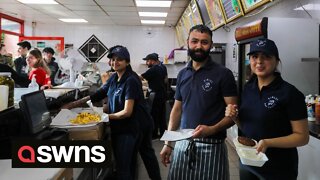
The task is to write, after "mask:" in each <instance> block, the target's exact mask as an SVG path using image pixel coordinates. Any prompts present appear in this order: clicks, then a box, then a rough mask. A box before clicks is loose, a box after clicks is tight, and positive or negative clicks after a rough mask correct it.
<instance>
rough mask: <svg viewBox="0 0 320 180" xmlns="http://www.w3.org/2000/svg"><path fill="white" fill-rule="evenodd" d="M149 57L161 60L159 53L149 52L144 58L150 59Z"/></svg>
mask: <svg viewBox="0 0 320 180" xmlns="http://www.w3.org/2000/svg"><path fill="white" fill-rule="evenodd" d="M149 59H152V60H155V61H157V60H159V55H158V54H157V53H151V54H148V55H147V56H146V57H145V58H143V60H149Z"/></svg>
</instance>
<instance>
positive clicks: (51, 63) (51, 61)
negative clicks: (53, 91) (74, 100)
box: [42, 47, 59, 86]
mask: <svg viewBox="0 0 320 180" xmlns="http://www.w3.org/2000/svg"><path fill="white" fill-rule="evenodd" d="M42 53H43V59H44V61H45V62H46V64H47V66H48V67H49V69H50V71H51V74H50V79H51V85H53V86H55V85H57V83H56V82H55V80H54V79H55V76H56V75H57V72H58V70H59V66H58V63H56V62H55V60H56V59H55V58H54V57H53V55H54V50H53V49H52V48H51V47H46V48H44V49H43V50H42Z"/></svg>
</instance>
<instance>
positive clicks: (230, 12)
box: [220, 0, 243, 23]
mask: <svg viewBox="0 0 320 180" xmlns="http://www.w3.org/2000/svg"><path fill="white" fill-rule="evenodd" d="M220 2H221V6H222V12H223V14H224V16H225V18H226V21H227V23H228V22H231V21H232V20H234V19H236V18H238V17H240V16H242V15H243V11H242V7H241V5H240V1H239V0H220Z"/></svg>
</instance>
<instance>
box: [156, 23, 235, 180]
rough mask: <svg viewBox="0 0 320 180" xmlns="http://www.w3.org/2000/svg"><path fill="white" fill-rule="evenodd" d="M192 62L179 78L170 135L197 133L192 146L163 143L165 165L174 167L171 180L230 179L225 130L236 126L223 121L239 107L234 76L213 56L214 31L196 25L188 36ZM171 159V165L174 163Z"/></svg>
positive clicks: (181, 143) (230, 121) (162, 159)
mask: <svg viewBox="0 0 320 180" xmlns="http://www.w3.org/2000/svg"><path fill="white" fill-rule="evenodd" d="M187 43H188V53H189V55H190V58H191V61H190V62H189V63H188V64H187V67H185V68H184V69H182V70H181V71H180V72H179V74H178V77H177V87H176V93H175V102H174V105H173V108H172V111H171V114H170V120H169V126H168V130H170V131H175V130H178V129H179V128H180V129H194V131H193V136H192V138H191V139H190V140H181V141H177V142H176V144H175V147H174V148H173V147H172V144H171V142H165V144H164V146H163V148H162V150H161V152H160V157H161V162H162V163H163V164H164V165H165V166H167V164H168V163H171V164H170V169H169V175H168V179H170V180H176V179H200V178H201V179H206V180H208V179H214V180H227V179H229V164H228V157H227V156H228V152H227V147H226V145H225V138H226V129H227V128H229V127H230V126H232V125H233V124H234V122H233V121H232V120H231V118H229V117H225V116H224V113H225V112H224V111H225V106H226V105H227V104H234V103H236V102H237V87H236V83H235V79H234V76H233V74H232V72H231V71H230V70H229V69H227V68H225V67H224V66H222V65H219V64H217V63H215V62H214V61H213V60H212V59H211V57H210V56H209V53H210V49H211V48H212V44H213V42H212V31H211V30H210V29H209V28H208V27H207V26H205V25H196V26H194V27H192V28H191V29H190V31H189V37H188V40H187ZM172 153H173V157H172V160H171V159H170V157H171V154H172Z"/></svg>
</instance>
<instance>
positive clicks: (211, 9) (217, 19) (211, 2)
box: [204, 0, 226, 30]
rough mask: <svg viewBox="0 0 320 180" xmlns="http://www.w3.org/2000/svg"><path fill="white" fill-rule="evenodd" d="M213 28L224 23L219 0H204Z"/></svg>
mask: <svg viewBox="0 0 320 180" xmlns="http://www.w3.org/2000/svg"><path fill="white" fill-rule="evenodd" d="M204 2H205V5H206V8H207V11H208V14H209V18H210V20H211V24H212V27H213V30H215V29H217V28H219V27H221V26H222V25H224V24H225V23H226V21H225V19H224V16H223V14H222V10H221V5H220V2H219V0H204Z"/></svg>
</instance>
